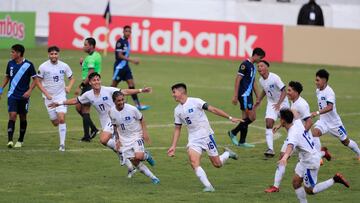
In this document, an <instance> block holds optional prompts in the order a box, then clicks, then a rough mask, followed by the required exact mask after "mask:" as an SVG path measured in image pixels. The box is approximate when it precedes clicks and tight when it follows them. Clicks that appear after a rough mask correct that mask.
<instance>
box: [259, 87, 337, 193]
mask: <svg viewBox="0 0 360 203" xmlns="http://www.w3.org/2000/svg"><path fill="white" fill-rule="evenodd" d="M302 91H303V87H302V85H301V83H300V82H296V81H291V82H289V85H288V87H287V97H288V98H289V100H290V101H291V102H292V104H291V110H292V111H293V114H294V119H295V120H294V122H301V123H302V124H303V125H304V128H305V130H306V131H307V132H308V133H309V134H310V135H311V131H310V129H311V126H312V124H313V122H312V119H311V114H310V107H309V104H308V102H307V101H306V100H305V99H304V98H302V97H301V96H300V94H301V92H302ZM280 127H281V124H280V125H278V126H275V127H274V132H276V131H277V130H278V129H279V128H280ZM315 140H316V139H313V141H314V145H315V148H316V146H317V145H318V146H320V144H317V143H316V141H315ZM317 141H318V142H320V140H319V139H317ZM286 147H287V141H286V140H285V141H284V144H283V146H282V147H281V151H280V156H279V160H281V159H282V157H283V156H284V153H285V150H286ZM316 149H317V148H316ZM317 150H318V151H320V149H317ZM321 155H322V156H324V157H325V158H326V159H327V160H331V155H330V153H329V152H328V151H327V148H323V149H322V151H321ZM284 175H285V166H284V165H280V164H278V166H277V168H276V171H275V177H274V184H273V186H271V187H269V188H267V189H266V190H265V192H267V193H273V192H279V191H280V189H279V188H280V183H281V180H282V178H283V177H284Z"/></svg>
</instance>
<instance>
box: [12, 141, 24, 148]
mask: <svg viewBox="0 0 360 203" xmlns="http://www.w3.org/2000/svg"><path fill="white" fill-rule="evenodd" d="M22 146H23V143H22V142H19V141H17V142H16V144H15V146H14V147H15V148H21V147H22Z"/></svg>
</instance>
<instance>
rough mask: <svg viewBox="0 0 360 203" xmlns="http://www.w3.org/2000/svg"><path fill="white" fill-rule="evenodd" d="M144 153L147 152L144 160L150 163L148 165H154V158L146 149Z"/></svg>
mask: <svg viewBox="0 0 360 203" xmlns="http://www.w3.org/2000/svg"><path fill="white" fill-rule="evenodd" d="M145 153H147V155H148V158H147V159H146V161H147V162H148V163H149V164H150V166H155V160H154V159H153V158H152V156H151V154H150V152H149V151H146V152H145Z"/></svg>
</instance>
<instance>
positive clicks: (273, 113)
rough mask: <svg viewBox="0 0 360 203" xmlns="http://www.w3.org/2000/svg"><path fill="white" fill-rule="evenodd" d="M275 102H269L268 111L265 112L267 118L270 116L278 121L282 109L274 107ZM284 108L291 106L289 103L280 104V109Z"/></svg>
mask: <svg viewBox="0 0 360 203" xmlns="http://www.w3.org/2000/svg"><path fill="white" fill-rule="evenodd" d="M274 104H275V103H269V102H268V103H267V105H266V112H265V119H266V118H270V119H272V120H274V121H276V120H277V119H278V118H280V111H277V110H275V109H274V107H273V105H274ZM282 108H289V105H288V104H287V103H284V102H283V103H282V104H281V106H280V109H282Z"/></svg>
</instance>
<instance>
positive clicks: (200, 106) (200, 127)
mask: <svg viewBox="0 0 360 203" xmlns="http://www.w3.org/2000/svg"><path fill="white" fill-rule="evenodd" d="M171 90H172V96H173V97H174V99H175V101H177V102H178V103H179V104H178V105H177V107H176V108H175V112H174V117H175V129H174V134H173V140H172V145H171V147H170V148H169V149H168V152H167V153H168V156H171V157H172V156H174V155H175V150H176V145H177V142H178V140H179V137H180V132H181V126H182V124H184V125H186V126H187V129H188V133H189V135H188V144H187V151H188V155H189V159H190V162H191V167H192V168H193V169H194V172H195V174H196V176H197V177H198V178H199V179H200V181H201V183H202V184H203V185H204V189H203V191H204V192H213V191H215V189H214V187H213V186H212V185H211V183H210V182H209V180H208V178H207V175H206V173H205V171H204V170H203V169H202V167H201V166H200V160H201V154H202V152H203V151H206V152H207V154H208V156H209V158H210V161H211V163H212V165H213V166H215V167H216V168H220V167H221V166H223V165H224V164H225V162H226V160H227V159H228V158H232V159H235V160H236V159H237V158H238V156H237V154H235V153H234V152H233V151H231V150H230V149H228V148H225V152H224V153H223V154H221V155H220V156H219V153H218V150H217V146H216V143H215V139H214V132H213V130H212V129H211V127H210V124H209V121H208V119H207V116H206V114H205V111H204V110H207V111H210V112H212V113H214V114H216V115H218V116H221V117H224V118H227V119H229V120H230V121H232V122H234V123H235V122H240V121H242V120H241V119H239V118H233V117H231V116H229V115H228V114H227V113H225V112H224V111H222V110H220V109H218V108H215V107H213V106H210V105H208V104H207V103H206V102H205V101H203V100H201V99H199V98H193V97H188V96H187V90H186V85H185V84H184V83H178V84H175V85H173V86H172V88H171Z"/></svg>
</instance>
